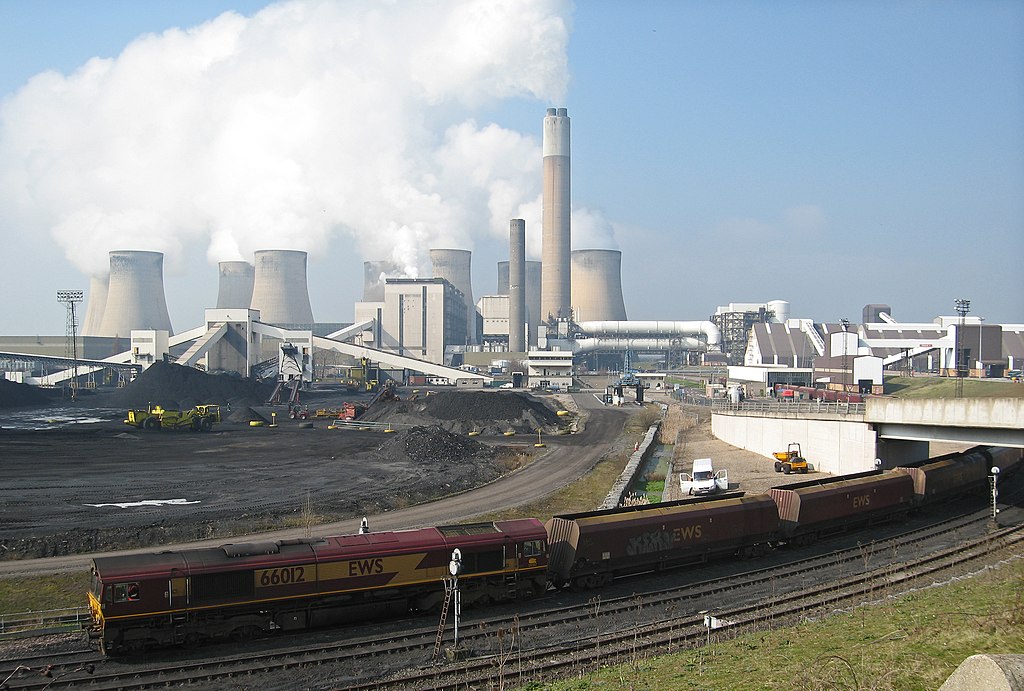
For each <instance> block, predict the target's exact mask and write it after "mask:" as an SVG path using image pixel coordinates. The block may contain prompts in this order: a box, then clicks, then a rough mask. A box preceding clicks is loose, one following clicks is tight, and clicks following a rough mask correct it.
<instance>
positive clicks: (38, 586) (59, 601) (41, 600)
mask: <svg viewBox="0 0 1024 691" xmlns="http://www.w3.org/2000/svg"><path fill="white" fill-rule="evenodd" d="M88 589H89V572H88V571H81V572H75V573H61V574H55V575H53V576H40V577H32V578H27V577H16V578H0V612H6V613H8V614H14V613H20V612H38V611H41V610H47V609H64V608H65V607H84V606H85V602H86V601H85V592H86V591H87V590H88Z"/></svg>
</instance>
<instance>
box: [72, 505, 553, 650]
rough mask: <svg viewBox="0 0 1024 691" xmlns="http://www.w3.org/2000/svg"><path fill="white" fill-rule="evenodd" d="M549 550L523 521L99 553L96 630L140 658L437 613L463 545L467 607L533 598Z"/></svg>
mask: <svg viewBox="0 0 1024 691" xmlns="http://www.w3.org/2000/svg"><path fill="white" fill-rule="evenodd" d="M546 545H547V535H546V534H545V532H544V526H543V525H542V524H541V523H540V521H537V520H534V519H521V520H512V521H499V522H494V523H477V524H468V525H454V526H441V527H437V528H422V529H419V530H402V531H395V532H382V533H365V534H358V535H342V536H338V537H328V538H314V539H297V540H278V541H274V542H253V543H244V544H229V545H223V546H221V547H214V548H208V549H194V550H183V551H180V552H160V553H157V554H144V555H132V556H122V557H98V558H96V559H95V560H93V567H92V589H91V591H90V593H89V606H90V609H91V610H92V618H93V629H92V634H93V636H95V637H96V638H98V639H99V641H100V645H101V647H102V649H103V650H104V651H110V652H122V651H123V652H136V651H141V650H144V649H146V648H149V647H157V646H166V645H179V644H186V645H187V644H198V643H201V642H203V641H205V640H207V639H218V638H229V637H230V638H236V639H244V638H252V637H257V636H262V635H265V634H268V633H270V632H271V631H275V630H284V631H287V630H294V629H304V628H307V627H316V626H325V625H329V624H335V623H340V622H344V621H354V620H362V619H370V618H375V617H382V616H387V615H388V614H404V613H405V612H407V611H409V610H429V609H432V608H436V607H437V606H439V605H440V604H441V601H442V599H443V597H444V589H443V587H442V585H441V582H442V580H443V579H444V578H445V577H446V576H448V564H449V562H450V560H451V556H452V551H453V550H454V549H456V548H458V549H459V550H460V551H461V553H462V568H463V570H462V574H461V577H460V585H461V589H462V593H463V602H465V603H467V604H473V603H475V602H488V601H500V600H508V599H513V598H521V597H530V596H533V595H535V594H537V593H539V592H542V591H543V590H544V589H545V588H546V586H547V550H546Z"/></svg>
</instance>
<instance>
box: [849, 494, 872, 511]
mask: <svg viewBox="0 0 1024 691" xmlns="http://www.w3.org/2000/svg"><path fill="white" fill-rule="evenodd" d="M870 505H871V495H868V494H862V495H860V496H857V497H854V498H853V508H855V509H866V508H868V507H869V506H870Z"/></svg>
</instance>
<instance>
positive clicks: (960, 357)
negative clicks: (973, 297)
mask: <svg viewBox="0 0 1024 691" xmlns="http://www.w3.org/2000/svg"><path fill="white" fill-rule="evenodd" d="M953 304H954V305H956V313H957V314H959V315H960V325H959V326H958V327H957V329H956V398H963V397H964V369H965V367H964V366H965V365H966V363H965V362H964V322H965V318H966V317H967V313H968V312H970V311H971V301H970V300H968V299H966V298H957V299H956V300H954V301H953Z"/></svg>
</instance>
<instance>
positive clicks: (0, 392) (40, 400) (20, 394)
mask: <svg viewBox="0 0 1024 691" xmlns="http://www.w3.org/2000/svg"><path fill="white" fill-rule="evenodd" d="M52 402H53V398H52V397H51V396H49V395H48V394H46V393H45V392H44V391H43V389H40V388H39V387H37V386H29V385H28V384H19V383H18V382H13V381H8V380H6V379H0V408H17V407H19V406H35V405H47V404H49V403H52Z"/></svg>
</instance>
